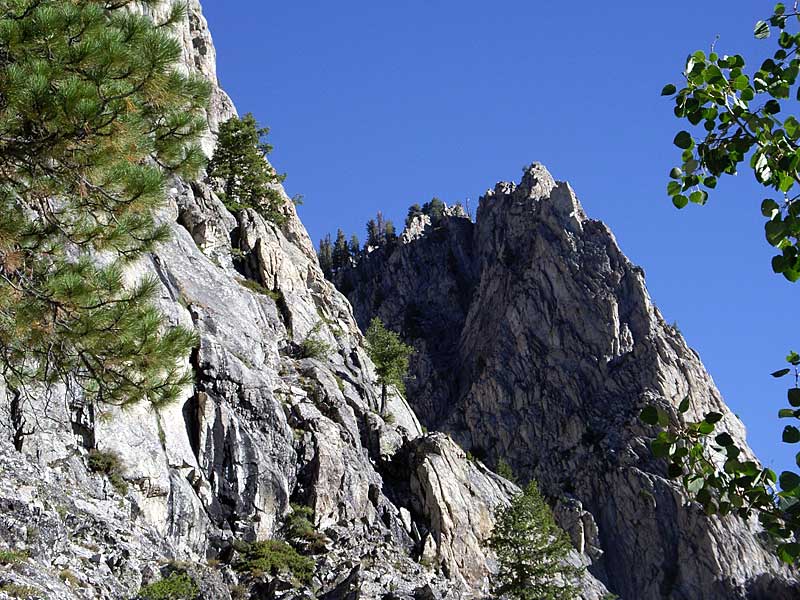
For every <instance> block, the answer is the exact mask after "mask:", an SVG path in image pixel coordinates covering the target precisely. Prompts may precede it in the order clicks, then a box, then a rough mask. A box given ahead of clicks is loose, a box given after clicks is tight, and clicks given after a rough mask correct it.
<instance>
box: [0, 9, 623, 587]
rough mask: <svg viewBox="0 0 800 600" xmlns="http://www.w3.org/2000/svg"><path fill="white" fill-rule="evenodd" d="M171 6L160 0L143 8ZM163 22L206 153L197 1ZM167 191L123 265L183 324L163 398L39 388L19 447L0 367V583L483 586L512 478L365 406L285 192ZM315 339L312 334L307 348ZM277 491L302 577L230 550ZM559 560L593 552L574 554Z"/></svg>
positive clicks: (411, 420)
mask: <svg viewBox="0 0 800 600" xmlns="http://www.w3.org/2000/svg"><path fill="white" fill-rule="evenodd" d="M134 10H141V8H139V9H137V8H135V7H134ZM166 14H167V13H166V8H165V7H164V6H162V7H159V8H157V9H155V10H154V11H153V12H152V14H151V16H152V17H153V18H154V19H155V20H156V21H161V20H163V19H164V18H165V16H166ZM175 35H176V36H177V39H178V40H179V41H180V43H181V46H182V49H183V64H182V65H181V68H183V69H186V70H187V71H191V72H194V73H196V74H198V75H200V76H202V77H205V78H206V79H208V80H209V81H210V82H211V83H212V84H213V86H214V93H213V98H212V102H211V105H210V107H209V110H208V114H207V116H208V123H209V134H208V135H207V136H206V138H205V139H204V148H205V149H206V151H207V152H209V153H210V152H211V151H212V150H213V144H214V132H215V131H216V130H217V127H218V125H219V123H220V122H222V121H224V120H225V119H227V118H229V117H230V116H231V115H233V114H235V109H234V107H233V104H232V103H231V101H230V99H229V98H228V96H227V95H226V94H225V93H224V91H222V90H221V89H220V88H219V86H218V84H217V78H216V64H215V50H214V46H213V43H212V40H211V36H210V34H209V31H208V26H207V23H206V21H205V19H204V17H203V15H202V12H201V8H200V4H199V3H198V2H197V1H196V0H189V2H188V12H187V15H186V18H185V19H184V20H183V22H182V23H181V24H180V25H179V26H177V27H176V28H175ZM168 192H169V203H168V206H167V207H166V208H165V209H164V210H163V212H162V214H161V215H160V218H161V219H162V220H164V221H165V222H168V223H170V224H171V226H172V237H171V240H170V241H169V242H166V243H164V244H162V245H161V246H159V248H158V249H157V251H156V252H155V253H154V254H153V255H151V256H148V257H147V258H146V259H143V260H141V261H139V263H138V264H136V265H134V266H133V267H132V268H131V269H130V270H129V271H128V272H127V273H126V276H127V278H128V280H129V281H131V282H133V281H135V280H137V279H138V278H140V277H143V276H145V275H153V276H155V277H156V278H157V279H158V280H159V281H160V282H161V289H160V297H159V306H160V308H161V309H162V311H163V313H164V314H165V315H166V317H167V320H168V322H169V323H170V324H171V325H178V324H180V325H183V326H185V327H188V328H192V329H194V331H196V332H197V334H198V339H199V343H198V346H197V348H196V349H195V351H194V352H193V353H192V354H191V356H187V357H185V363H184V368H186V369H188V370H191V372H192V374H193V380H194V383H193V385H191V386H188V387H187V389H185V390H184V393H183V395H182V397H181V398H180V399H179V401H178V402H176V403H174V404H172V405H170V406H168V407H165V408H162V409H159V410H155V409H153V408H152V407H151V406H149V405H146V404H141V405H136V406H132V407H129V408H126V409H118V408H113V407H108V406H103V405H94V404H92V403H89V402H87V401H86V400H85V399H84V398H82V397H80V395H78V394H76V393H75V392H74V390H71V389H69V388H68V387H55V388H52V389H47V390H39V391H37V392H35V393H33V394H31V395H28V396H26V398H25V401H24V403H23V406H22V408H21V411H22V414H23V418H24V419H25V421H26V423H27V424H28V425H29V428H30V435H26V436H25V437H24V440H23V442H22V444H21V446H22V448H21V452H17V451H16V450H15V449H14V447H13V446H12V444H11V441H12V440H13V438H14V431H13V425H12V419H10V417H9V414H8V412H9V410H10V409H9V406H10V404H9V398H8V397H7V394H6V389H5V387H4V386H2V383H1V382H0V400H2V401H0V407H2V411H3V414H2V415H0V417H2V418H0V433H2V436H0V437H2V439H0V506H2V511H0V548H3V549H5V548H13V549H17V550H20V551H23V550H24V552H25V553H26V554H27V558H24V559H22V560H21V561H20V563H19V564H18V565H16V566H15V567H14V569H13V570H8V572H6V570H4V572H3V581H2V583H0V591H2V590H6V589H7V588H5V587H2V586H4V585H9V586H10V585H19V586H28V587H30V588H32V589H34V590H35V591H36V593H37V594H40V595H41V597H44V598H48V599H52V600H62V599H63V600H67V599H77V598H80V599H88V598H92V599H94V598H103V599H119V598H132V597H135V595H136V592H137V591H138V590H139V588H140V586H141V585H143V584H147V583H150V582H153V581H157V580H158V578H159V577H160V575H161V574H164V573H165V571H164V567H165V565H168V564H170V561H179V564H180V565H181V567H182V568H185V569H187V570H188V572H189V573H190V574H191V576H192V578H193V579H194V580H195V581H196V582H197V584H198V586H199V588H200V590H201V595H202V597H203V598H204V599H208V600H212V599H213V600H217V599H221V600H227V599H229V598H232V597H237V598H238V597H241V593H243V592H242V590H245V593H247V594H248V596H247V597H250V595H249V594H250V593H251V592H252V594H255V596H253V597H259V598H312V597H317V598H327V599H329V600H332V599H336V598H366V599H370V598H375V599H378V598H381V599H383V598H394V599H408V600H411V599H416V598H425V599H436V598H482V597H485V596H486V594H487V593H488V590H489V576H490V574H491V573H492V572H493V571H494V570H496V568H497V565H496V562H495V560H494V557H493V556H492V555H491V553H490V552H489V551H488V550H487V549H486V547H485V540H486V538H487V537H488V535H489V533H490V532H491V530H492V527H493V524H494V514H495V511H496V510H497V508H498V507H499V506H502V505H505V504H507V503H508V502H509V500H510V498H511V497H512V496H513V494H515V493H517V492H518V489H517V488H516V486H514V485H513V484H512V483H510V482H508V481H506V480H504V479H503V478H501V477H499V476H497V475H495V474H494V473H492V472H491V471H490V470H489V469H488V468H486V467H484V466H483V465H481V464H479V463H475V462H472V461H470V460H468V459H467V456H466V454H465V452H464V451H463V450H462V449H461V448H460V447H458V446H457V445H456V444H455V443H454V442H453V440H452V439H451V438H450V437H449V436H447V435H445V434H437V433H430V434H427V433H424V432H423V428H422V427H421V425H420V423H419V420H418V418H417V416H416V414H415V413H414V411H413V410H412V409H411V408H410V406H409V405H408V403H407V402H406V400H405V399H404V398H402V397H400V396H399V395H397V394H391V395H390V397H389V401H388V409H387V411H386V414H384V415H381V414H379V412H378V405H379V399H380V389H379V387H377V386H376V383H375V380H376V376H375V372H374V367H373V365H372V363H371V362H370V359H369V358H368V356H367V353H366V352H365V350H364V346H363V338H362V335H361V332H360V331H359V328H358V326H357V323H356V320H355V318H354V316H353V313H352V308H351V306H350V304H349V302H348V301H347V299H346V298H345V297H344V296H343V295H342V294H340V293H339V292H338V291H337V290H336V288H335V287H334V286H333V284H331V283H330V282H328V281H327V280H326V279H325V278H324V276H323V274H322V272H321V271H320V268H319V265H318V263H317V258H316V254H315V252H314V247H313V244H312V243H311V241H310V239H309V237H308V234H307V233H306V230H305V228H304V227H303V225H302V223H301V222H300V221H299V219H298V217H297V214H296V212H295V210H294V206H293V204H292V203H291V201H290V200H289V199H288V198H287V197H286V195H285V193H284V192H283V190H282V189H280V192H281V194H282V195H283V197H284V200H285V206H284V211H285V214H286V217H287V220H286V222H285V223H284V224H283V225H282V226H280V227H278V226H276V225H274V224H272V223H269V222H266V221H264V219H262V218H261V217H260V216H259V215H258V214H256V213H255V212H254V211H251V210H246V211H243V212H241V213H239V214H237V215H233V214H231V213H229V212H228V211H227V210H226V209H225V207H224V205H223V204H222V202H221V201H220V200H219V198H218V197H217V196H216V195H215V194H214V192H213V190H212V189H211V187H209V185H208V184H207V183H205V182H203V181H183V180H180V179H176V180H174V181H172V182H171V184H170V189H169V190H168ZM310 337H313V338H314V339H315V340H316V341H318V342H321V343H322V345H323V346H324V347H326V348H327V350H326V351H323V352H320V353H318V354H317V355H315V356H307V355H305V354H304V352H303V342H304V341H306V340H308V339H309V338H310ZM34 424H35V426H34ZM26 431H27V430H26ZM90 451H94V452H99V453H101V454H102V456H104V457H113V467H112V468H111V469H112V470H113V473H114V481H115V483H116V485H112V478H111V477H107V476H106V475H104V474H102V473H98V472H96V469H95V470H93V469H92V468H91V465H92V464H93V463H92V462H91V460H90V456H89V452H90ZM95 456H96V455H95ZM293 503H295V504H299V505H304V506H308V507H311V508H312V510H313V515H314V516H313V519H314V526H315V527H316V530H317V531H318V532H319V533H320V534H321V536H322V542H321V543H322V545H323V549H322V550H319V551H318V554H315V555H314V557H313V558H314V561H315V563H316V565H315V575H314V577H313V579H312V581H311V582H310V583H309V584H308V585H306V586H296V585H294V584H293V582H292V581H291V580H290V577H289V576H287V575H285V574H284V575H279V576H276V577H272V576H270V575H269V574H268V575H267V576H266V577H265V578H264V579H263V581H261V582H260V583H257V584H256V585H255V586H253V585H252V582H250V581H246V580H243V579H242V577H241V575H240V574H239V573H238V572H237V571H236V569H235V568H234V565H235V562H236V560H237V552H238V550H237V548H241V542H254V541H261V540H267V539H272V538H275V537H279V536H280V535H281V529H282V527H283V524H284V522H285V519H286V517H287V515H288V514H289V513H290V512H291V511H292V510H293V509H292V508H291V504H293ZM21 556H24V555H21ZM573 560H574V561H578V562H584V563H586V562H588V559H587V558H586V557H585V556H583V555H579V554H578V553H577V552H576V553H575V555H574V556H573ZM6 576H8V577H6ZM294 583H296V582H294ZM242 586H244V587H242ZM581 586H582V588H583V596H584V597H585V598H587V599H588V600H596V599H599V598H601V597H602V596H603V594H605V593H606V592H607V590H606V588H605V587H604V586H603V585H602V584H601V583H600V582H598V581H597V580H595V579H594V578H593V577H591V576H588V575H587V576H586V577H585V578H584V580H583V581H582V582H581Z"/></svg>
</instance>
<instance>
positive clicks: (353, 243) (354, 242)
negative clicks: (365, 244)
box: [348, 234, 361, 259]
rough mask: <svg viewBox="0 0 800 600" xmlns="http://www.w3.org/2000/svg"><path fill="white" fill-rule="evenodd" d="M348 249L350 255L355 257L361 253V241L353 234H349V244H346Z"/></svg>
mask: <svg viewBox="0 0 800 600" xmlns="http://www.w3.org/2000/svg"><path fill="white" fill-rule="evenodd" d="M348 248H349V250H350V256H352V257H353V258H355V259H358V256H359V254H361V242H360V241H359V240H358V236H357V235H356V234H353V235H352V236H350V244H349V245H348Z"/></svg>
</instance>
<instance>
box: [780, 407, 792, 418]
mask: <svg viewBox="0 0 800 600" xmlns="http://www.w3.org/2000/svg"><path fill="white" fill-rule="evenodd" d="M794 413H795V411H794V410H792V409H791V408H782V409H780V410H779V411H778V418H779V419H793V418H794Z"/></svg>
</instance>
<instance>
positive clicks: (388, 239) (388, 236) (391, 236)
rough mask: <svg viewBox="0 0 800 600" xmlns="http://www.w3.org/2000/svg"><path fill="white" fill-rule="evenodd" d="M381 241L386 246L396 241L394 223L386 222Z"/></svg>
mask: <svg viewBox="0 0 800 600" xmlns="http://www.w3.org/2000/svg"><path fill="white" fill-rule="evenodd" d="M383 239H384V241H385V243H387V244H391V243H392V242H394V241H395V240H397V230H396V229H395V228H394V223H392V222H391V221H386V223H385V224H384V226H383Z"/></svg>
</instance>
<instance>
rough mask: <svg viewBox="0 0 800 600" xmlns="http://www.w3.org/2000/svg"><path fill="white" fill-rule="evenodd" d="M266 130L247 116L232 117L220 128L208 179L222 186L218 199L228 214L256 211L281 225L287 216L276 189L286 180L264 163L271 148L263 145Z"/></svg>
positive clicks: (209, 165)
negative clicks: (229, 212) (218, 181)
mask: <svg viewBox="0 0 800 600" xmlns="http://www.w3.org/2000/svg"><path fill="white" fill-rule="evenodd" d="M268 133H269V129H267V128H261V127H259V126H258V123H257V122H256V119H255V117H254V116H253V115H252V114H250V113H248V114H246V115H245V116H244V117H242V118H241V119H240V118H238V117H232V118H230V119H229V120H227V121H226V122H225V123H223V124H222V125H221V126H220V128H219V136H218V139H217V146H216V148H215V149H214V156H213V157H212V158H211V162H209V164H208V176H209V177H210V178H212V179H219V180H220V181H221V182H222V189H221V191H220V195H221V196H222V200H223V202H224V203H225V206H226V207H227V208H228V210H230V211H232V212H236V211H239V210H242V209H245V208H252V209H254V210H256V211H257V212H258V213H259V214H261V216H263V217H264V218H265V219H267V220H268V221H272V222H273V223H277V224H279V225H280V224H282V223H284V222H285V221H286V215H285V213H284V212H283V210H282V208H283V205H284V202H283V198H282V197H281V195H280V193H279V192H278V190H277V189H276V187H275V186H276V185H277V184H278V183H280V182H282V181H283V180H284V179H285V176H283V175H278V173H276V172H275V169H273V168H272V166H271V165H270V164H269V162H267V158H266V157H267V155H269V153H270V152H272V146H271V145H270V144H268V143H267V142H266V136H267V134H268Z"/></svg>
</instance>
